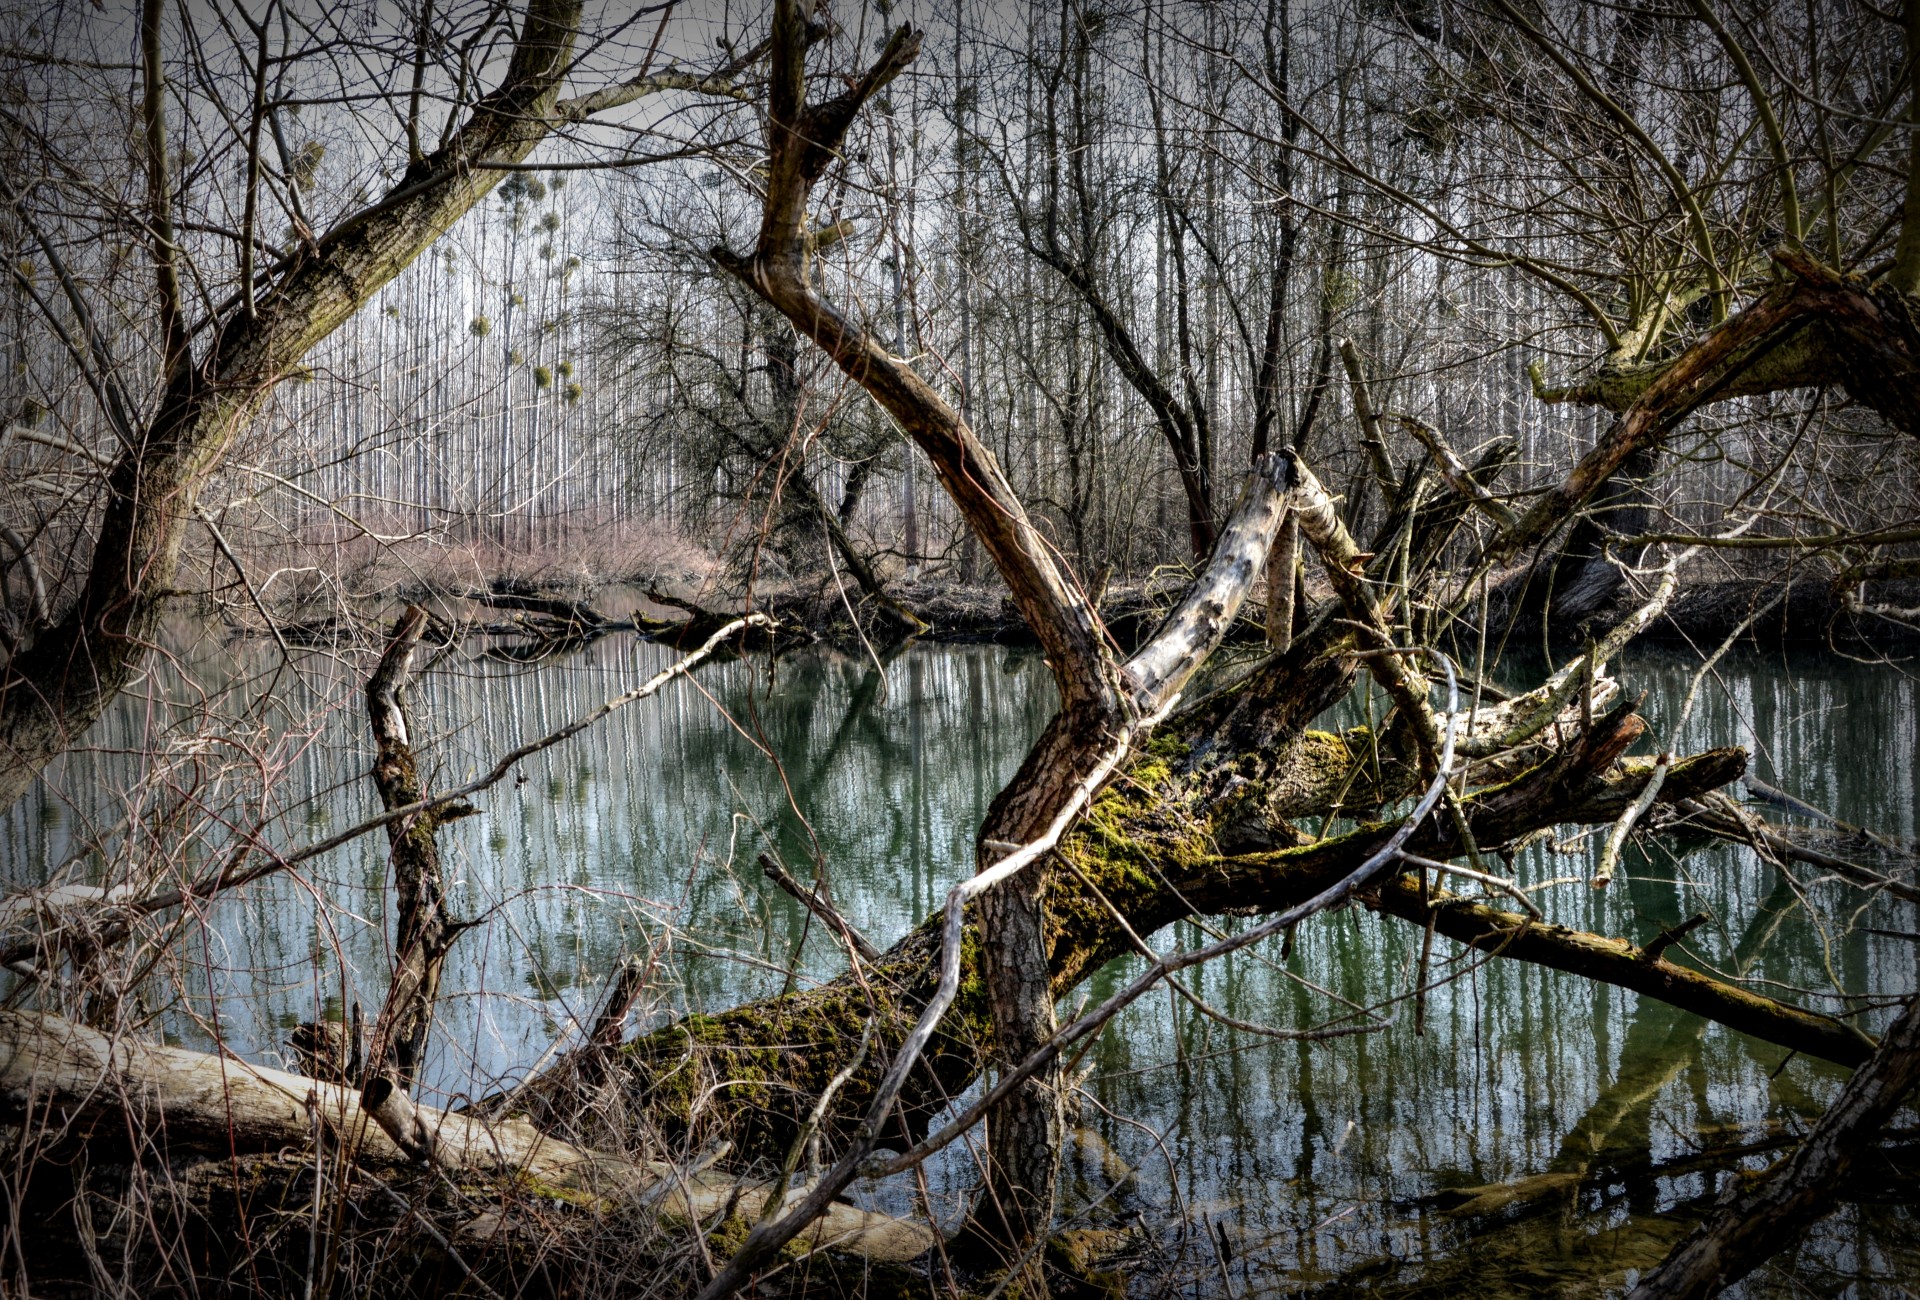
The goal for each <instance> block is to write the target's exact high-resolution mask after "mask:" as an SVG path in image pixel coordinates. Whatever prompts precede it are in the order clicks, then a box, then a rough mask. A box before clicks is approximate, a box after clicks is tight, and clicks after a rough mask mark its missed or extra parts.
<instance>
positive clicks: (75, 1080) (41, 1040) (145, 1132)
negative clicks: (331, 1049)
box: [0, 1010, 935, 1263]
mask: <svg viewBox="0 0 1920 1300" xmlns="http://www.w3.org/2000/svg"><path fill="white" fill-rule="evenodd" d="M377 1095H378V1096H379V1100H380V1101H381V1102H383V1103H387V1104H391V1105H393V1106H395V1107H396V1110H395V1112H394V1114H393V1115H392V1116H391V1117H389V1118H390V1119H391V1121H392V1123H393V1125H394V1127H396V1128H401V1129H402V1131H403V1133H404V1134H405V1135H406V1136H407V1141H406V1146H407V1147H412V1148H414V1150H415V1151H419V1150H422V1149H430V1150H431V1155H432V1160H433V1162H434V1163H435V1164H436V1165H438V1166H440V1167H441V1168H442V1169H443V1170H444V1171H446V1172H447V1173H449V1174H451V1175H454V1176H456V1177H459V1178H462V1179H463V1180H469V1179H478V1180H483V1181H484V1182H486V1183H487V1184H489V1185H490V1186H491V1187H492V1188H493V1189H494V1190H495V1191H497V1192H499V1193H501V1194H505V1195H513V1194H516V1193H525V1194H531V1195H535V1196H539V1197H545V1198H548V1199H556V1200H561V1201H565V1202H567V1203H568V1204H570V1205H573V1206H575V1207H576V1208H580V1209H585V1210H589V1211H593V1212H596V1213H601V1214H617V1213H633V1212H639V1211H640V1209H641V1207H642V1206H643V1205H651V1206H652V1207H654V1210H655V1212H658V1213H660V1214H663V1215H664V1216H666V1217H667V1218H669V1219H674V1220H679V1221H682V1222H686V1221H694V1222H706V1221H708V1220H710V1219H712V1218H713V1217H715V1216H716V1215H719V1214H721V1213H723V1212H725V1211H727V1210H728V1209H729V1208H730V1207H733V1206H736V1205H740V1206H750V1207H753V1208H754V1209H756V1210H757V1209H758V1208H759V1207H760V1206H761V1204H762V1203H763V1202H764V1201H765V1199H766V1195H767V1191H768V1189H769V1186H770V1185H769V1184H765V1183H747V1184H742V1183H741V1182H739V1181H738V1180H735V1179H731V1178H727V1177H725V1176H723V1175H720V1174H715V1173H707V1172H701V1173H695V1174H692V1175H683V1174H682V1173H680V1172H679V1171H676V1170H675V1169H674V1168H673V1167H672V1166H670V1165H667V1164H664V1163H662V1162H659V1161H644V1160H643V1161H635V1160H629V1159H626V1158H625V1157H622V1156H619V1155H616V1154H609V1153H607V1152H603V1151H593V1150H588V1149H586V1148H583V1147H578V1146H575V1145H573V1144H572V1143H570V1142H564V1141H561V1140H560V1139H558V1138H555V1137H553V1136H551V1135H549V1134H547V1133H543V1132H541V1131H540V1130H539V1129H537V1128H535V1127H534V1126H533V1125H531V1124H529V1123H527V1122H526V1121H525V1120H522V1119H512V1118H508V1119H486V1118H483V1117H481V1116H478V1115H472V1114H455V1113H453V1112H450V1111H445V1110H441V1109H438V1108H436V1107H432V1106H422V1105H419V1104H417V1103H413V1102H410V1101H408V1100H407V1099H406V1096H405V1094H404V1093H402V1092H400V1091H399V1090H397V1089H393V1090H390V1091H388V1092H386V1093H384V1094H377ZM0 1111H4V1113H5V1115H6V1117H7V1118H8V1120H9V1122H18V1121H20V1120H22V1119H25V1118H28V1117H34V1118H36V1119H37V1120H38V1121H39V1122H40V1123H41V1124H42V1125H43V1126H45V1127H49V1128H51V1127H55V1126H57V1127H58V1128H59V1129H60V1130H62V1132H63V1133H64V1135H65V1136H69V1137H72V1138H77V1139H80V1140H83V1141H84V1140H87V1139H89V1138H93V1137H104V1138H107V1139H109V1140H115V1141H124V1140H125V1139H126V1137H127V1134H128V1129H129V1125H130V1124H131V1125H132V1126H134V1127H136V1128H137V1129H139V1130H140V1131H141V1133H142V1138H143V1141H145V1142H147V1143H150V1144H153V1145H154V1146H156V1147H158V1148H159V1149H160V1150H161V1151H162V1153H163V1154H164V1155H165V1156H166V1157H167V1158H169V1159H176V1158H181V1157H185V1156H188V1155H201V1156H206V1155H212V1156H216V1157H226V1156H246V1155H253V1154H260V1153H269V1152H275V1151H281V1150H285V1149H288V1148H293V1149H303V1148H306V1147H308V1146H310V1145H311V1143H312V1141H313V1138H314V1129H315V1125H316V1124H320V1125H324V1126H325V1128H326V1129H327V1130H328V1131H329V1132H330V1133H331V1134H332V1135H333V1138H334V1140H335V1141H337V1142H340V1143H342V1144H344V1145H345V1146H346V1147H347V1148H348V1149H349V1150H352V1151H353V1152H354V1153H355V1156H356V1159H357V1160H358V1161H359V1162H360V1163H361V1164H362V1165H363V1166H370V1167H372V1168H375V1169H380V1170H385V1171H389V1172H392V1171H404V1170H408V1169H415V1168H418V1167H419V1160H418V1158H417V1157H416V1155H415V1154H412V1153H410V1152H409V1151H408V1150H405V1149H403V1147H402V1144H401V1143H399V1142H396V1141H395V1140H394V1139H393V1137H391V1136H390V1135H389V1133H388V1132H387V1131H386V1130H385V1129H383V1128H382V1127H381V1125H380V1124H379V1123H378V1117H376V1116H374V1115H371V1114H369V1113H367V1112H366V1111H364V1110H363V1109H362V1108H361V1104H360V1095H359V1092H358V1091H357V1090H356V1089H353V1088H349V1087H344V1086H342V1085H340V1084H334V1083H325V1082H322V1081H320V1080H318V1079H309V1078H306V1077H305V1076H302V1075H298V1074H292V1073H289V1072H287V1071H285V1070H276V1069H273V1068H271V1067H269V1066H262V1065H253V1064H250V1063H248V1062H245V1061H240V1060H237V1059H234V1058H232V1057H226V1056H212V1055H208V1054H205V1053H201V1052H193V1051H188V1050H186V1049H184V1048H178V1047H168V1046H164V1045H162V1044H158V1043H152V1042H147V1041H144V1040H142V1039H138V1038H134V1037H132V1036H118V1037H109V1036H108V1035H106V1034H103V1033H100V1032H99V1031H97V1030H94V1029H89V1028H87V1027H86V1026H83V1025H78V1024H74V1023H73V1022H71V1021H67V1020H63V1019H60V1018H59V1017H57V1016H50V1015H45V1014H40V1013H36V1012H26V1011H6V1010H0ZM804 1191H805V1189H804V1188H797V1189H794V1190H793V1191H790V1192H789V1193H788V1195H789V1197H792V1196H795V1195H798V1194H800V1193H803V1192H804ZM934 1242H935V1236H934V1233H933V1231H932V1230H931V1229H930V1228H928V1227H927V1226H926V1225H925V1224H921V1223H913V1222H909V1221H906V1220H901V1219H895V1218H892V1217H891V1216H888V1215H883V1214H876V1213H873V1212H871V1211H866V1210H860V1209H857V1208H856V1207H854V1206H851V1205H844V1204H836V1205H834V1206H833V1207H832V1208H831V1209H830V1211H829V1212H828V1214H827V1215H826V1216H824V1217H823V1218H822V1219H820V1220H819V1221H818V1222H817V1223H816V1224H815V1225H814V1226H813V1228H812V1229H810V1230H809V1232H808V1234H807V1235H806V1236H805V1237H804V1238H803V1239H802V1242H801V1245H802V1247H803V1248H804V1249H805V1250H818V1249H832V1250H836V1251H841V1252H845V1253H851V1254H858V1255H861V1256H863V1257H865V1258H867V1259H871V1260H875V1261H879V1262H888V1263H900V1262H904V1261H906V1260H909V1259H913V1258H915V1257H917V1256H919V1255H922V1254H924V1253H925V1252H926V1251H928V1250H929V1249H931V1248H932V1247H933V1245H934Z"/></svg>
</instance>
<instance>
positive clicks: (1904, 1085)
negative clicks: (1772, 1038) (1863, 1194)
mask: <svg viewBox="0 0 1920 1300" xmlns="http://www.w3.org/2000/svg"><path fill="white" fill-rule="evenodd" d="M1916 1084H1920V998H1915V999H1914V1000H1913V1001H1911V1002H1909V1003H1908V1004H1907V1007H1906V1010H1904V1011H1902V1012H1901V1013H1900V1017H1899V1019H1897V1020H1895V1021H1894V1022H1893V1026H1892V1028H1890V1029H1888V1030H1887V1034H1886V1037H1885V1038H1883V1039H1882V1040H1881V1041H1880V1045H1879V1047H1878V1048H1877V1049H1875V1051H1874V1053H1873V1055H1872V1056H1871V1057H1869V1058H1868V1059H1867V1060H1866V1062H1865V1063H1864V1064H1863V1065H1861V1067H1860V1068H1859V1069H1858V1070H1857V1071H1855V1072H1854V1075H1853V1077H1852V1078H1851V1079H1849V1080H1847V1084H1846V1087H1844V1088H1842V1089H1841V1090H1840V1096H1839V1097H1838V1098H1837V1099H1836V1100H1835V1101H1834V1103H1833V1106H1832V1107H1831V1108H1830V1109H1829V1110H1828V1111H1827V1113H1826V1114H1825V1115H1824V1116H1822V1117H1821V1119H1820V1122H1819V1123H1818V1124H1816V1125H1815V1126H1814V1129H1813V1132H1811V1133H1809V1134H1808V1135H1807V1140H1806V1141H1805V1142H1803V1143H1801V1144H1800V1147H1799V1149H1798V1150H1796V1151H1795V1152H1794V1153H1793V1154H1792V1155H1791V1156H1789V1157H1788V1158H1787V1159H1786V1160H1784V1161H1782V1162H1780V1163H1779V1164H1777V1165H1775V1166H1774V1167H1773V1168H1772V1169H1770V1170H1768V1171H1767V1172H1766V1173H1765V1174H1763V1175H1761V1177H1760V1179H1759V1181H1758V1183H1757V1185H1753V1186H1750V1187H1749V1188H1748V1189H1747V1190H1745V1191H1738V1187H1739V1184H1738V1183H1736V1185H1735V1187H1736V1192H1737V1194H1735V1195H1733V1196H1730V1197H1729V1198H1728V1199H1727V1200H1726V1201H1725V1202H1724V1203H1723V1204H1722V1206H1721V1208H1720V1209H1719V1210H1718V1211H1717V1212H1716V1213H1715V1214H1714V1216H1713V1217H1712V1218H1711V1219H1709V1220H1708V1221H1707V1222H1706V1223H1704V1224H1702V1225H1701V1226H1700V1227H1699V1228H1698V1229H1696V1230H1695V1231H1694V1232H1693V1234H1692V1235H1691V1236H1689V1237H1688V1238H1687V1239H1686V1240H1685V1241H1683V1242H1681V1243H1680V1245H1679V1246H1677V1247H1675V1248H1674V1250H1673V1252H1672V1253H1671V1254H1669V1255H1668V1256H1667V1258H1666V1259H1665V1261H1663V1262H1662V1263H1661V1265H1660V1267H1659V1268H1657V1269H1655V1270H1654V1272H1653V1273H1652V1275H1651V1276H1649V1277H1647V1278H1646V1279H1645V1280H1643V1281H1642V1282H1641V1283H1640V1285H1638V1286H1636V1287H1635V1288H1634V1289H1633V1292H1632V1293H1631V1295H1630V1296H1629V1298H1628V1300H1693V1298H1694V1297H1700V1296H1709V1295H1713V1294H1715V1293H1717V1292H1719V1291H1720V1290H1722V1289H1723V1288H1725V1287H1729V1286H1731V1285H1733V1284H1734V1283H1735V1282H1737V1281H1739V1280H1740V1279H1741V1278H1743V1277H1745V1276H1746V1275H1747V1274H1748V1273H1750V1272H1752V1271H1753V1270H1754V1269H1755V1268H1757V1267H1759V1266H1760V1265H1761V1264H1763V1263H1765V1262H1766V1261H1767V1260H1768V1259H1770V1258H1771V1257H1772V1256H1773V1255H1774V1254H1775V1253H1776V1252H1778V1251H1780V1250H1782V1249H1784V1248H1785V1247H1787V1246H1789V1245H1791V1244H1793V1243H1794V1242H1795V1241H1797V1240H1799V1238H1800V1234H1801V1233H1802V1232H1803V1231H1804V1230H1805V1229H1806V1227H1807V1225H1808V1224H1810V1223H1812V1222H1813V1221H1814V1220H1816V1219H1818V1218H1820V1217H1822V1216H1823V1215H1825V1214H1827V1213H1828V1212H1829V1211H1830V1210H1831V1209H1832V1208H1833V1201H1834V1194H1835V1192H1836V1191H1838V1189H1839V1187H1840V1185H1841V1184H1842V1183H1843V1182H1844V1181H1845V1179H1846V1177H1847V1175H1848V1173H1849V1172H1851V1170H1852V1169H1853V1165H1854V1161H1855V1160H1856V1159H1857V1158H1858V1157H1859V1154H1860V1151H1861V1149H1862V1148H1863V1147H1865V1146H1866V1145H1867V1144H1868V1143H1870V1142H1872V1141H1873V1139H1874V1137H1875V1136H1876V1135H1877V1134H1878V1133H1879V1132H1880V1130H1881V1129H1882V1128H1883V1127H1885V1125H1886V1123H1887V1121H1888V1120H1890V1119H1892V1118H1893V1114H1894V1112H1895V1111H1897V1110H1898V1109H1899V1108H1900V1104H1901V1103H1902V1102H1903V1101H1905V1100H1906V1097H1907V1094H1908V1093H1910V1092H1912V1091H1913V1089H1914V1086H1915V1085H1916Z"/></svg>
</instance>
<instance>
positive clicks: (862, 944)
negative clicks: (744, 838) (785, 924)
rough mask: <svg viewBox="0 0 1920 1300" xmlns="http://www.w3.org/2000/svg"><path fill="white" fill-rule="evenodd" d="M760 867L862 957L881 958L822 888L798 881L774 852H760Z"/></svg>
mask: <svg viewBox="0 0 1920 1300" xmlns="http://www.w3.org/2000/svg"><path fill="white" fill-rule="evenodd" d="M760 870H761V871H763V872H765V873H766V877H767V879H768V880H771V881H772V882H773V883H774V884H776V885H778V886H780V888H782V889H784V890H785V891H786V892H787V893H789V894H791V895H792V896H793V897H794V899H795V901H797V902H798V903H799V904H800V905H801V906H802V907H804V908H806V909H807V910H808V911H809V912H812V913H813V914H814V915H815V916H817V917H819V918H820V919H821V920H822V921H824V922H825V923H826V924H827V926H828V928H830V929H831V930H833V931H834V932H835V933H836V934H838V935H839V936H840V937H841V938H842V939H844V940H846V941H847V943H848V944H850V945H851V946H852V948H853V950H854V951H855V952H857V953H859V954H860V960H862V961H865V962H873V961H877V960H879V957H880V950H879V949H878V948H876V947H874V946H873V943H872V942H871V941H870V940H869V939H868V938H867V936H866V935H864V934H862V933H860V931H858V930H857V929H855V928H854V926H853V923H852V922H851V921H849V920H847V918H846V917H844V916H842V915H840V913H839V912H838V911H836V910H834V907H833V904H831V903H829V902H828V901H827V900H826V899H824V898H822V897H820V891H818V890H816V889H808V888H807V887H806V886H805V885H803V884H801V883H800V882H799V881H797V880H795V879H794V878H793V876H792V874H791V873H789V872H788V871H787V869H786V868H785V867H783V866H781V865H780V863H779V862H778V861H776V860H775V859H774V858H773V856H772V855H771V854H767V853H762V854H761V855H760Z"/></svg>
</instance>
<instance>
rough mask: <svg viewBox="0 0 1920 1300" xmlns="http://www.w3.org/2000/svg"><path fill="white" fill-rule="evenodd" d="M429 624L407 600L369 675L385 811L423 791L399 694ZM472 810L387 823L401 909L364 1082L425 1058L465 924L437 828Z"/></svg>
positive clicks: (376, 776)
mask: <svg viewBox="0 0 1920 1300" xmlns="http://www.w3.org/2000/svg"><path fill="white" fill-rule="evenodd" d="M426 625H427V611H426V610H425V609H424V608H423V607H421V606H419V605H410V606H408V607H407V610H406V612H405V613H404V614H402V615H401V616H400V620H399V622H397V623H395V624H394V628H393V636H392V639H391V640H390V641H389V642H388V644H387V650H386V653H385V654H384V655H382V656H381V657H380V664H379V666H378V667H377V668H375V669H374V672H373V675H372V676H371V677H369V678H368V679H367V717H368V720H369V722H370V724H371V726H372V728H373V739H374V743H375V745H376V746H377V747H378V752H377V754H376V756H375V758H374V760H373V783H374V785H375V787H376V788H378V790H379V791H380V802H381V805H382V806H383V807H385V808H387V809H388V810H389V811H391V810H393V809H395V808H406V807H410V806H412V805H414V804H417V803H420V802H421V801H422V800H424V799H425V798H426V797H427V793H426V787H425V785H424V783H423V782H422V781H421V780H420V770H419V765H418V763H417V761H416V760H415V758H414V753H413V742H412V723H411V720H410V718H409V716H408V711H407V707H406V705H405V704H404V703H403V702H402V700H401V692H403V691H404V690H406V689H407V686H408V683H409V679H410V678H411V676H412V673H413V654H414V651H415V649H416V648H418V646H419V644H420V633H421V631H422V630H423V629H424V628H425V627H426ZM472 811H473V809H472V807H471V806H470V805H467V804H464V803H461V804H454V805H452V806H450V807H446V808H434V809H431V810H428V811H426V812H420V813H415V814H414V815H413V816H411V817H407V818H404V819H402V820H400V821H396V822H391V823H389V824H388V826H387V844H388V846H389V848H390V850H391V857H392V861H393V885H394V899H395V902H396V905H397V913H398V914H397V916H396V918H395V920H394V933H393V951H394V958H393V978H392V982H391V983H390V984H389V985H388V989H387V1002H386V1007H385V1009H384V1010H383V1011H382V1012H381V1013H380V1018H379V1020H377V1021H376V1022H375V1024H374V1034H373V1040H374V1045H373V1051H372V1053H371V1054H370V1058H369V1061H370V1067H371V1068H370V1069H369V1071H368V1078H367V1080H366V1083H367V1085H368V1086H369V1087H372V1086H373V1083H374V1082H375V1081H376V1080H378V1079H380V1078H381V1077H382V1076H383V1075H384V1074H385V1073H387V1072H388V1071H391V1073H392V1076H393V1080H394V1081H395V1082H396V1083H397V1084H398V1085H399V1087H400V1088H401V1090H403V1091H405V1090H409V1089H411V1088H412V1087H413V1085H414V1083H415V1081H416V1080H417V1079H418V1078H419V1074H420V1065H421V1062H422V1061H424V1060H425V1059H426V1052H427V1034H428V1032H429V1031H430V1030H431V1029H432V1027H433V1006H434V1002H435V1000H436V999H437V998H438V997H439V994H440V972H441V970H442V968H443V967H444V966H445V965H446V961H447V952H448V950H449V949H450V948H452V947H453V941H454V940H455V939H457V938H459V936H460V932H461V931H462V930H464V929H466V928H467V926H465V925H463V924H460V923H459V922H456V921H455V920H454V919H453V918H452V917H451V916H449V915H448V914H447V904H446V897H445V892H444V891H445V884H444V880H443V878H442V873H441V869H440V844H439V840H438V839H437V838H436V834H435V833H436V832H437V831H438V830H439V828H440V826H441V825H442V824H443V823H445V822H447V821H450V820H452V819H454V818H456V817H463V816H466V815H467V814H468V813H471V812H472ZM355 1082H359V1081H358V1080H355Z"/></svg>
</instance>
